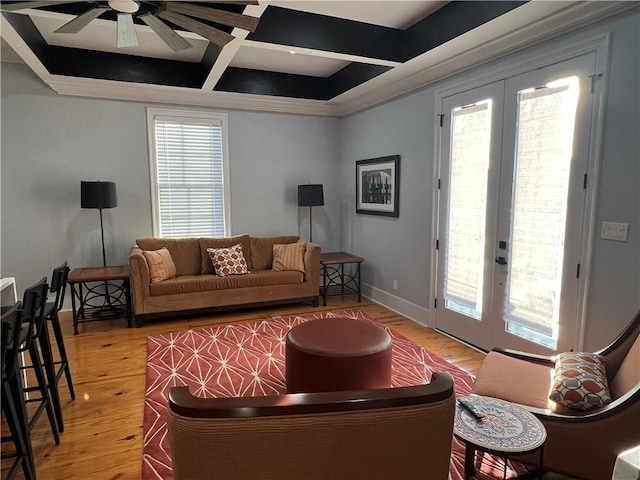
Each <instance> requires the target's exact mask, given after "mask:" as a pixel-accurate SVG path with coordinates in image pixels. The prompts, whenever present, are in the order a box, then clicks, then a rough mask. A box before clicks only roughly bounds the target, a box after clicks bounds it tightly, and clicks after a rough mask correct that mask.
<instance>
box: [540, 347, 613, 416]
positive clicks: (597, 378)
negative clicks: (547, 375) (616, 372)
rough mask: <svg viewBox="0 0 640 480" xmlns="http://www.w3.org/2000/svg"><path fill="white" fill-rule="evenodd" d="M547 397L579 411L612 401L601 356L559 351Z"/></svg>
mask: <svg viewBox="0 0 640 480" xmlns="http://www.w3.org/2000/svg"><path fill="white" fill-rule="evenodd" d="M549 400H552V401H554V402H557V403H560V404H562V405H565V406H567V407H569V408H575V409H578V410H588V409H590V408H595V407H601V406H603V405H606V404H607V403H611V395H610V394H609V385H608V382H607V372H606V368H605V363H604V357H603V356H602V355H597V354H593V353H574V352H567V353H561V354H559V355H558V357H557V358H556V368H555V377H554V380H553V385H552V386H551V393H550V394H549Z"/></svg>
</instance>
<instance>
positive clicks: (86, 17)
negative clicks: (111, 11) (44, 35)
mask: <svg viewBox="0 0 640 480" xmlns="http://www.w3.org/2000/svg"><path fill="white" fill-rule="evenodd" d="M107 10H108V9H107V8H104V7H96V8H92V9H91V10H87V11H86V12H84V13H83V14H81V15H78V16H77V17H76V18H74V19H73V20H71V21H70V22H67V23H65V24H64V25H62V26H61V27H60V28H58V29H57V30H55V32H54V33H78V32H79V31H80V30H82V29H83V28H84V27H86V26H87V25H89V22H91V20H94V19H96V18H98V17H99V16H100V15H102V13H103V12H106V11H107Z"/></svg>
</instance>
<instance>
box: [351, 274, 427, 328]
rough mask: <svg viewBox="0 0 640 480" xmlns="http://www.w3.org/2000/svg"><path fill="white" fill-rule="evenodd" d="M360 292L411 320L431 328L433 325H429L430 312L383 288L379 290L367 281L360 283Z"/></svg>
mask: <svg viewBox="0 0 640 480" xmlns="http://www.w3.org/2000/svg"><path fill="white" fill-rule="evenodd" d="M362 294H363V295H364V296H365V297H367V298H370V299H371V300H372V301H374V302H375V303H378V304H380V305H382V306H383V307H385V308H388V309H389V310H392V311H394V312H396V313H399V314H400V315H402V316H403V317H407V318H408V319H409V320H412V321H414V322H416V323H418V324H420V325H422V326H423V327H430V328H433V325H431V312H430V311H429V310H428V309H426V308H424V307H421V306H420V305H416V304H415V303H412V302H408V301H407V300H404V299H402V298H400V297H397V296H396V295H393V294H391V293H389V292H385V291H384V290H380V289H379V288H376V287H373V286H371V285H369V284H367V283H363V284H362Z"/></svg>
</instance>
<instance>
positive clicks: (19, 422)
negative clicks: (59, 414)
mask: <svg viewBox="0 0 640 480" xmlns="http://www.w3.org/2000/svg"><path fill="white" fill-rule="evenodd" d="M18 306H19V303H16V304H15V305H14V306H12V307H11V308H10V309H9V310H8V311H7V312H6V313H3V314H2V343H1V344H2V399H1V401H2V413H4V417H5V419H6V422H7V425H8V426H9V432H10V434H11V436H10V437H3V438H2V441H3V442H5V441H12V442H13V444H14V446H15V450H16V451H15V461H14V462H13V465H12V466H11V468H10V469H9V471H8V473H7V477H6V478H7V479H13V478H14V477H15V476H16V474H17V473H18V470H19V468H20V467H21V466H22V472H23V474H24V478H25V479H26V480H35V479H36V469H35V465H34V462H33V450H32V448H31V437H30V435H29V428H28V426H27V415H26V411H25V404H24V395H23V392H22V381H21V378H20V374H19V372H18V366H19V360H18V355H19V352H18V348H17V347H18V345H19V342H20V332H21V324H22V311H21V310H19V309H18ZM6 456H7V457H9V456H12V455H6Z"/></svg>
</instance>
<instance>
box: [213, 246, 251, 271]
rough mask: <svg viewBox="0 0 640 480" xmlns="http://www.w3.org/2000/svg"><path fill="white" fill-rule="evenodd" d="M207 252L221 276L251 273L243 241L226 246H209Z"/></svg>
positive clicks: (215, 269)
mask: <svg viewBox="0 0 640 480" xmlns="http://www.w3.org/2000/svg"><path fill="white" fill-rule="evenodd" d="M207 253H208V254H209V258H210V259H211V263H212V264H213V269H214V271H215V272H216V275H218V276H219V277H226V276H227V275H243V274H245V273H249V269H248V268H247V261H246V260H245V258H244V254H243V253H242V244H241V243H237V244H236V245H233V246H232V247H226V248H207Z"/></svg>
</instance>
